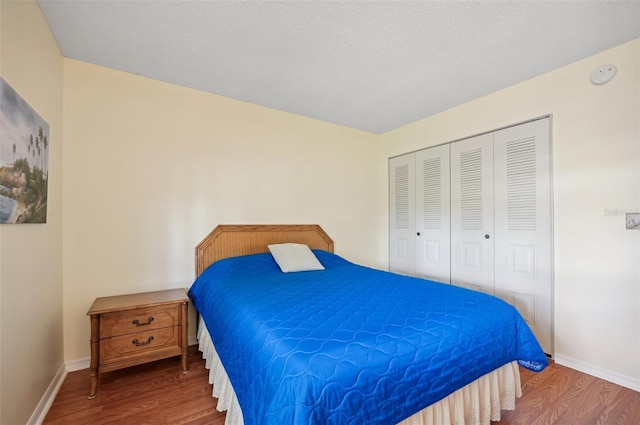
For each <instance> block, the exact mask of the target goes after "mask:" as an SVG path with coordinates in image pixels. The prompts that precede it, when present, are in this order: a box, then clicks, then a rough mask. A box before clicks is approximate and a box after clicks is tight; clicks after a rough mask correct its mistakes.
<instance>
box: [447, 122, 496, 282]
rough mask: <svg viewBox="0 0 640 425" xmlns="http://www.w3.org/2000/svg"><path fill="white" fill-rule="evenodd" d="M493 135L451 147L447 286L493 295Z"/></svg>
mask: <svg viewBox="0 0 640 425" xmlns="http://www.w3.org/2000/svg"><path fill="white" fill-rule="evenodd" d="M493 241H494V235H493V134H483V135H480V136H476V137H472V138H470V139H465V140H462V141H459V142H455V143H452V144H451V283H452V284H454V285H458V286H462V287H465V288H469V289H473V290H476V291H482V292H486V293H489V294H493Z"/></svg>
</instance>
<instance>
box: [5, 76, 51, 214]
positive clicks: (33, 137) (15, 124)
mask: <svg viewBox="0 0 640 425" xmlns="http://www.w3.org/2000/svg"><path fill="white" fill-rule="evenodd" d="M48 180H49V125H48V124H47V123H46V122H45V121H44V120H43V119H42V117H40V115H38V113H37V112H36V111H34V110H33V108H31V106H29V104H28V103H27V102H26V101H25V100H24V99H23V98H22V97H21V96H20V95H19V94H18V93H17V92H16V91H15V90H14V89H13V88H12V87H11V86H10V85H9V84H7V82H6V81H5V80H4V79H3V78H1V77H0V223H46V222H47V184H48Z"/></svg>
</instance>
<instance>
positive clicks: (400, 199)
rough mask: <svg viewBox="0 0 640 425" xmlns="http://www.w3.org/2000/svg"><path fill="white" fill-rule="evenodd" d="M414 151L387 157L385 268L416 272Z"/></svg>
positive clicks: (408, 273)
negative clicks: (387, 247)
mask: <svg viewBox="0 0 640 425" xmlns="http://www.w3.org/2000/svg"><path fill="white" fill-rule="evenodd" d="M415 188H416V183H415V154H413V153H411V154H407V155H403V156H400V157H396V158H391V159H389V270H390V271H392V272H395V273H401V274H407V275H411V276H413V275H414V274H415V271H416V242H415V237H416V227H415V226H416V225H415V223H416V219H415V217H416V212H415V211H416V209H415V208H416V207H415Z"/></svg>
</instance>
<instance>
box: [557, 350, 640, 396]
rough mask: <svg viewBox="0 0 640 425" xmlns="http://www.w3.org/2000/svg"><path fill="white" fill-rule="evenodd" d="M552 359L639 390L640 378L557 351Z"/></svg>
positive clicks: (563, 364)
mask: <svg viewBox="0 0 640 425" xmlns="http://www.w3.org/2000/svg"><path fill="white" fill-rule="evenodd" d="M553 360H555V362H556V363H558V364H560V365H562V366H566V367H570V368H571V369H575V370H578V371H580V372H583V373H586V374H588V375H592V376H595V377H597V378H601V379H604V380H605V381H609V382H613V383H614V384H617V385H620V386H623V387H626V388H630V389H632V390H634V391H640V379H634V378H631V377H630V376H626V375H622V374H620V373H618V372H613V371H611V370H608V369H604V368H601V367H599V366H594V365H592V364H590V363H586V362H583V361H582V360H578V359H574V358H572V357H569V356H563V355H562V354H558V353H556V354H555V355H554V356H553Z"/></svg>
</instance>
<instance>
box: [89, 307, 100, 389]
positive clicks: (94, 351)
mask: <svg viewBox="0 0 640 425" xmlns="http://www.w3.org/2000/svg"><path fill="white" fill-rule="evenodd" d="M99 343H100V321H99V316H98V315H92V316H91V364H90V365H89V369H90V372H89V375H90V377H91V389H90V390H89V399H92V398H95V396H96V393H97V392H98V377H99V376H98V375H99V374H100V371H99V370H98V365H99V364H100V358H99V356H100V351H99V348H100V346H99Z"/></svg>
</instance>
